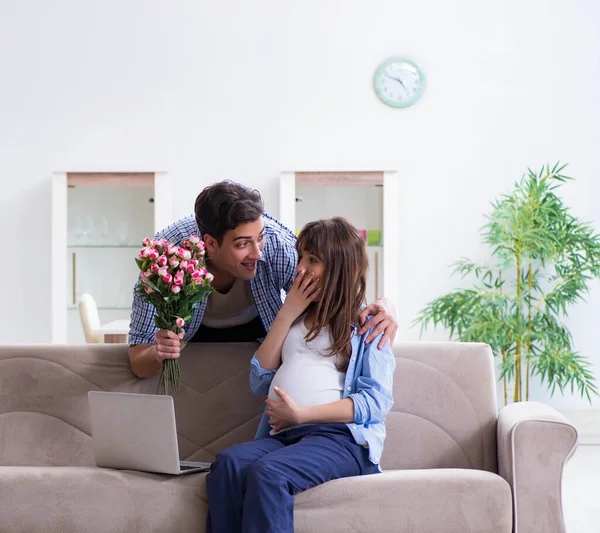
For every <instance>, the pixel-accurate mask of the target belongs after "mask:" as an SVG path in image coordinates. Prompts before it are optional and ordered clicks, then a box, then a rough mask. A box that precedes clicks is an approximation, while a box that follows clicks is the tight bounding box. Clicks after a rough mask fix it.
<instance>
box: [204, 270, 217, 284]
mask: <svg viewBox="0 0 600 533" xmlns="http://www.w3.org/2000/svg"><path fill="white" fill-rule="evenodd" d="M204 277H205V278H206V279H207V280H208V282H209V283H210V282H211V281H212V280H213V279H215V277H214V276H213V275H212V274H211V273H210V272H207V273H206V276H204Z"/></svg>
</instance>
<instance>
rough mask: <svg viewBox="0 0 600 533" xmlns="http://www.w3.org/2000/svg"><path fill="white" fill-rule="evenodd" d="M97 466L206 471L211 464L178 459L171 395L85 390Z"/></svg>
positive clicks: (178, 473) (159, 471)
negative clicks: (86, 391)
mask: <svg viewBox="0 0 600 533" xmlns="http://www.w3.org/2000/svg"><path fill="white" fill-rule="evenodd" d="M88 400H89V405H90V416H91V420H92V443H93V446H94V457H95V459H96V465H97V466H100V467H105V468H116V469H125V470H140V471H143V472H155V473H159V474H172V475H180V474H191V473H194V472H208V471H209V470H210V463H197V462H194V461H180V460H179V450H178V447H177V430H176V427H175V409H174V407H173V398H172V397H171V396H158V395H154V394H134V393H127V392H99V391H90V392H88Z"/></svg>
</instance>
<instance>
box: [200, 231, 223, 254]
mask: <svg viewBox="0 0 600 533" xmlns="http://www.w3.org/2000/svg"><path fill="white" fill-rule="evenodd" d="M202 240H203V241H204V244H205V245H206V251H207V252H208V254H209V255H210V254H211V252H213V253H214V252H215V251H216V250H217V248H218V247H219V243H218V242H217V239H215V238H214V237H211V236H210V235H209V234H208V233H207V234H206V235H204V238H203V239H202Z"/></svg>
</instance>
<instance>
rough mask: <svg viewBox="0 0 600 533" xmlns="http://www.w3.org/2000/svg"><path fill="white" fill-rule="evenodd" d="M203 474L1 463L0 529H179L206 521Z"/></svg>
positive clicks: (57, 532)
mask: <svg viewBox="0 0 600 533" xmlns="http://www.w3.org/2000/svg"><path fill="white" fill-rule="evenodd" d="M205 477H206V474H188V475H184V476H164V475H160V474H148V473H144V472H132V471H117V470H111V469H102V468H94V467H92V468H87V467H43V466H42V467H35V466H25V467H17V466H15V467H2V466H0V480H2V482H1V483H0V502H2V503H1V509H2V512H1V513H0V531H10V532H11V533H97V532H100V531H101V532H103V533H122V532H124V531H127V532H130V533H137V532H140V533H141V532H144V533H146V532H147V533H152V532H156V533H165V532H167V531H168V532H169V533H178V532H181V533H184V532H186V533H187V532H190V531H194V532H197V531H202V530H203V528H204V525H205V522H206V511H207V504H206V490H205V487H206V484H205Z"/></svg>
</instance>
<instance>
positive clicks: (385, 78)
mask: <svg viewBox="0 0 600 533" xmlns="http://www.w3.org/2000/svg"><path fill="white" fill-rule="evenodd" d="M373 85H374V88H375V92H376V93H377V96H378V97H379V98H380V100H381V101H382V102H384V103H386V104H387V105H390V106H392V107H408V106H410V105H413V104H414V103H416V102H417V100H419V98H421V96H422V95H423V91H424V90H425V73H424V72H423V69H422V68H421V67H420V66H419V65H418V64H417V63H415V62H414V61H412V60H410V59H402V58H391V59H388V60H387V61H384V62H383V63H382V64H381V65H380V66H379V68H378V69H377V71H376V72H375V76H374V77H373Z"/></svg>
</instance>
